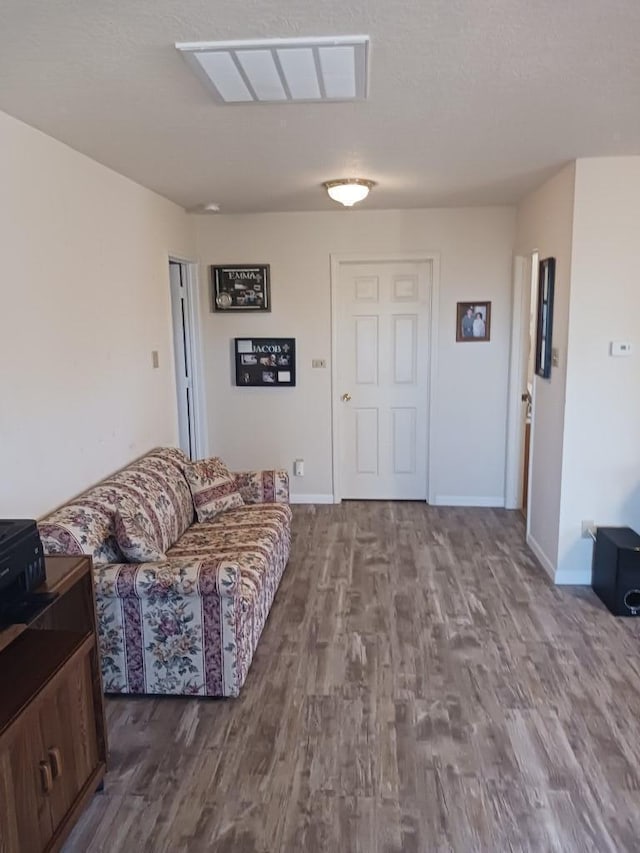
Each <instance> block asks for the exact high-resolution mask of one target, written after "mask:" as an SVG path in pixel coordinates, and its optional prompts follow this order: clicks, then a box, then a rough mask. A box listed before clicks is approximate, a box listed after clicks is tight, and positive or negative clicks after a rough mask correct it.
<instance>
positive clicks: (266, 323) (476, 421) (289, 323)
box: [194, 208, 515, 504]
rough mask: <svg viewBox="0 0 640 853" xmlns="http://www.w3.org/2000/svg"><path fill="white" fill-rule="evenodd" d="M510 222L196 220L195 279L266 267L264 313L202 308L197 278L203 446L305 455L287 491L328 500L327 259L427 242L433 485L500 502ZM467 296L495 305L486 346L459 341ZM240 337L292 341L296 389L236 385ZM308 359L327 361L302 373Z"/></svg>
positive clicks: (481, 217)
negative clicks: (433, 311)
mask: <svg viewBox="0 0 640 853" xmlns="http://www.w3.org/2000/svg"><path fill="white" fill-rule="evenodd" d="M514 219H515V212H514V210H513V209H512V208H478V209H455V210H411V211H346V210H336V211H335V212H328V213H301V214H257V215H252V216H215V217H214V216H197V217H194V220H195V222H196V229H197V248H198V255H199V257H200V260H201V262H202V267H201V285H204V284H205V283H207V282H208V266H209V265H210V264H213V263H244V262H251V263H268V264H270V265H271V280H272V302H273V311H272V312H271V313H270V314H260V315H256V314H252V315H251V316H243V315H239V314H220V313H216V314H214V313H211V312H210V310H209V295H208V287H204V286H203V287H202V295H203V328H202V331H203V343H204V359H203V360H204V364H205V378H206V385H207V397H208V400H209V427H210V447H211V450H212V452H215V453H219V454H220V455H221V456H223V457H224V458H225V459H226V460H228V462H229V464H230V465H231V466H232V467H235V468H238V467H261V466H266V465H278V466H282V467H285V468H287V469H288V470H289V471H291V469H292V462H293V460H294V459H295V458H297V457H302V458H304V460H305V476H304V478H292V490H293V492H294V494H296V495H297V496H298V497H299V498H300V497H301V496H316V497H317V496H321V497H324V498H328V497H330V496H331V494H332V478H331V370H330V356H331V305H330V256H331V254H332V253H334V254H347V253H359V254H361V255H363V256H366V255H367V253H370V254H372V255H380V254H384V253H388V254H398V253H402V252H421V251H422V252H425V251H432V252H437V253H439V254H440V299H439V312H438V326H439V345H438V352H437V359H438V372H437V378H436V385H437V387H436V389H435V390H436V394H435V397H436V410H435V411H434V412H433V413H432V417H433V428H434V435H433V438H434V451H435V452H434V454H433V459H432V460H431V464H432V477H433V479H434V482H433V484H432V485H433V490H434V492H435V494H436V495H437V496H438V497H439V498H440V499H441V500H442V501H443V502H444V501H446V500H449V499H455V500H459V501H461V502H465V501H468V502H471V503H474V502H475V503H494V504H499V503H501V502H502V501H503V497H504V461H505V459H504V455H505V449H504V443H505V421H506V388H507V372H508V364H509V330H510V287H511V285H510V282H511V265H512V246H513V236H514ZM469 299H478V300H491V301H492V302H493V306H492V308H493V314H492V326H491V342H490V343H488V344H481V345H474V346H472V347H470V346H465V345H463V344H456V343H455V311H456V301H458V300H460V301H463V300H469ZM245 335H246V336H251V335H254V336H256V337H257V336H266V335H277V336H293V337H295V338H296V339H297V345H298V386H297V387H296V388H295V389H278V390H275V389H247V388H244V389H239V388H236V387H235V386H234V384H233V380H232V367H231V340H232V339H233V338H234V337H235V336H245ZM313 358H324V359H327V361H328V367H327V369H326V370H322V369H312V367H311V360H312V359H313Z"/></svg>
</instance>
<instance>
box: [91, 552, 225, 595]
mask: <svg viewBox="0 0 640 853" xmlns="http://www.w3.org/2000/svg"><path fill="white" fill-rule="evenodd" d="M93 574H94V580H95V588H96V595H97V596H100V597H103V598H128V597H130V596H133V597H135V598H139V599H144V600H146V601H149V602H151V603H162V602H163V601H165V600H168V599H171V598H173V597H175V596H196V597H201V596H205V595H211V594H216V595H218V596H219V597H220V599H235V598H236V597H237V594H238V590H239V585H240V569H239V567H238V565H237V563H236V562H234V561H232V560H224V559H219V558H211V557H206V558H202V559H199V558H194V557H191V558H184V559H181V558H180V557H172V558H170V559H166V560H159V561H157V562H153V563H104V564H102V565H98V566H95V568H94V571H93Z"/></svg>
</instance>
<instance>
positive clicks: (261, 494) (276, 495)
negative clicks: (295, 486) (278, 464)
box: [235, 469, 289, 504]
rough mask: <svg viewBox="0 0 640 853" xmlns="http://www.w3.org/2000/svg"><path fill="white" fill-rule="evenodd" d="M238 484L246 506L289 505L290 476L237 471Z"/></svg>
mask: <svg viewBox="0 0 640 853" xmlns="http://www.w3.org/2000/svg"><path fill="white" fill-rule="evenodd" d="M235 477H236V484H237V486H238V491H239V492H240V494H241V495H242V499H243V501H244V502H245V503H246V504H260V503H277V504H288V503H289V474H288V473H287V471H285V470H284V469H282V470H273V471H236V472H235Z"/></svg>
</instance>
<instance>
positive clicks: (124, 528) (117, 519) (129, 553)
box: [113, 505, 165, 563]
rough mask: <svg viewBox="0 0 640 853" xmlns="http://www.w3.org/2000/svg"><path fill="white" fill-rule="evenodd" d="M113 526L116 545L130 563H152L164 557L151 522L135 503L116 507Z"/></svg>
mask: <svg viewBox="0 0 640 853" xmlns="http://www.w3.org/2000/svg"><path fill="white" fill-rule="evenodd" d="M113 526H114V529H115V534H116V541H117V542H118V546H119V548H120V550H121V551H122V553H123V554H124V556H125V558H126V559H127V560H128V561H129V562H130V563H153V562H156V561H158V560H164V559H165V555H164V551H163V550H162V548H161V545H160V542H159V541H158V538H157V536H156V531H155V529H154V526H153V524H151V522H150V521H149V518H148V516H147V515H146V514H145V513H144V512H142V511H141V510H139V509H138V508H137V507H136V506H135V505H131V506H120V507H118V509H116V511H115V513H114V517H113Z"/></svg>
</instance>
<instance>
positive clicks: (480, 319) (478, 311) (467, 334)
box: [456, 299, 491, 341]
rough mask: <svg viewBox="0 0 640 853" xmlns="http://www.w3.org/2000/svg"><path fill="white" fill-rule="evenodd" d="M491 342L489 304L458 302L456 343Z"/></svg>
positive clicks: (483, 301) (479, 301)
mask: <svg viewBox="0 0 640 853" xmlns="http://www.w3.org/2000/svg"><path fill="white" fill-rule="evenodd" d="M488 340H491V303H490V302H487V301H486V300H481V299H478V300H476V301H475V302H458V305H457V308H456V341H488Z"/></svg>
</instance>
